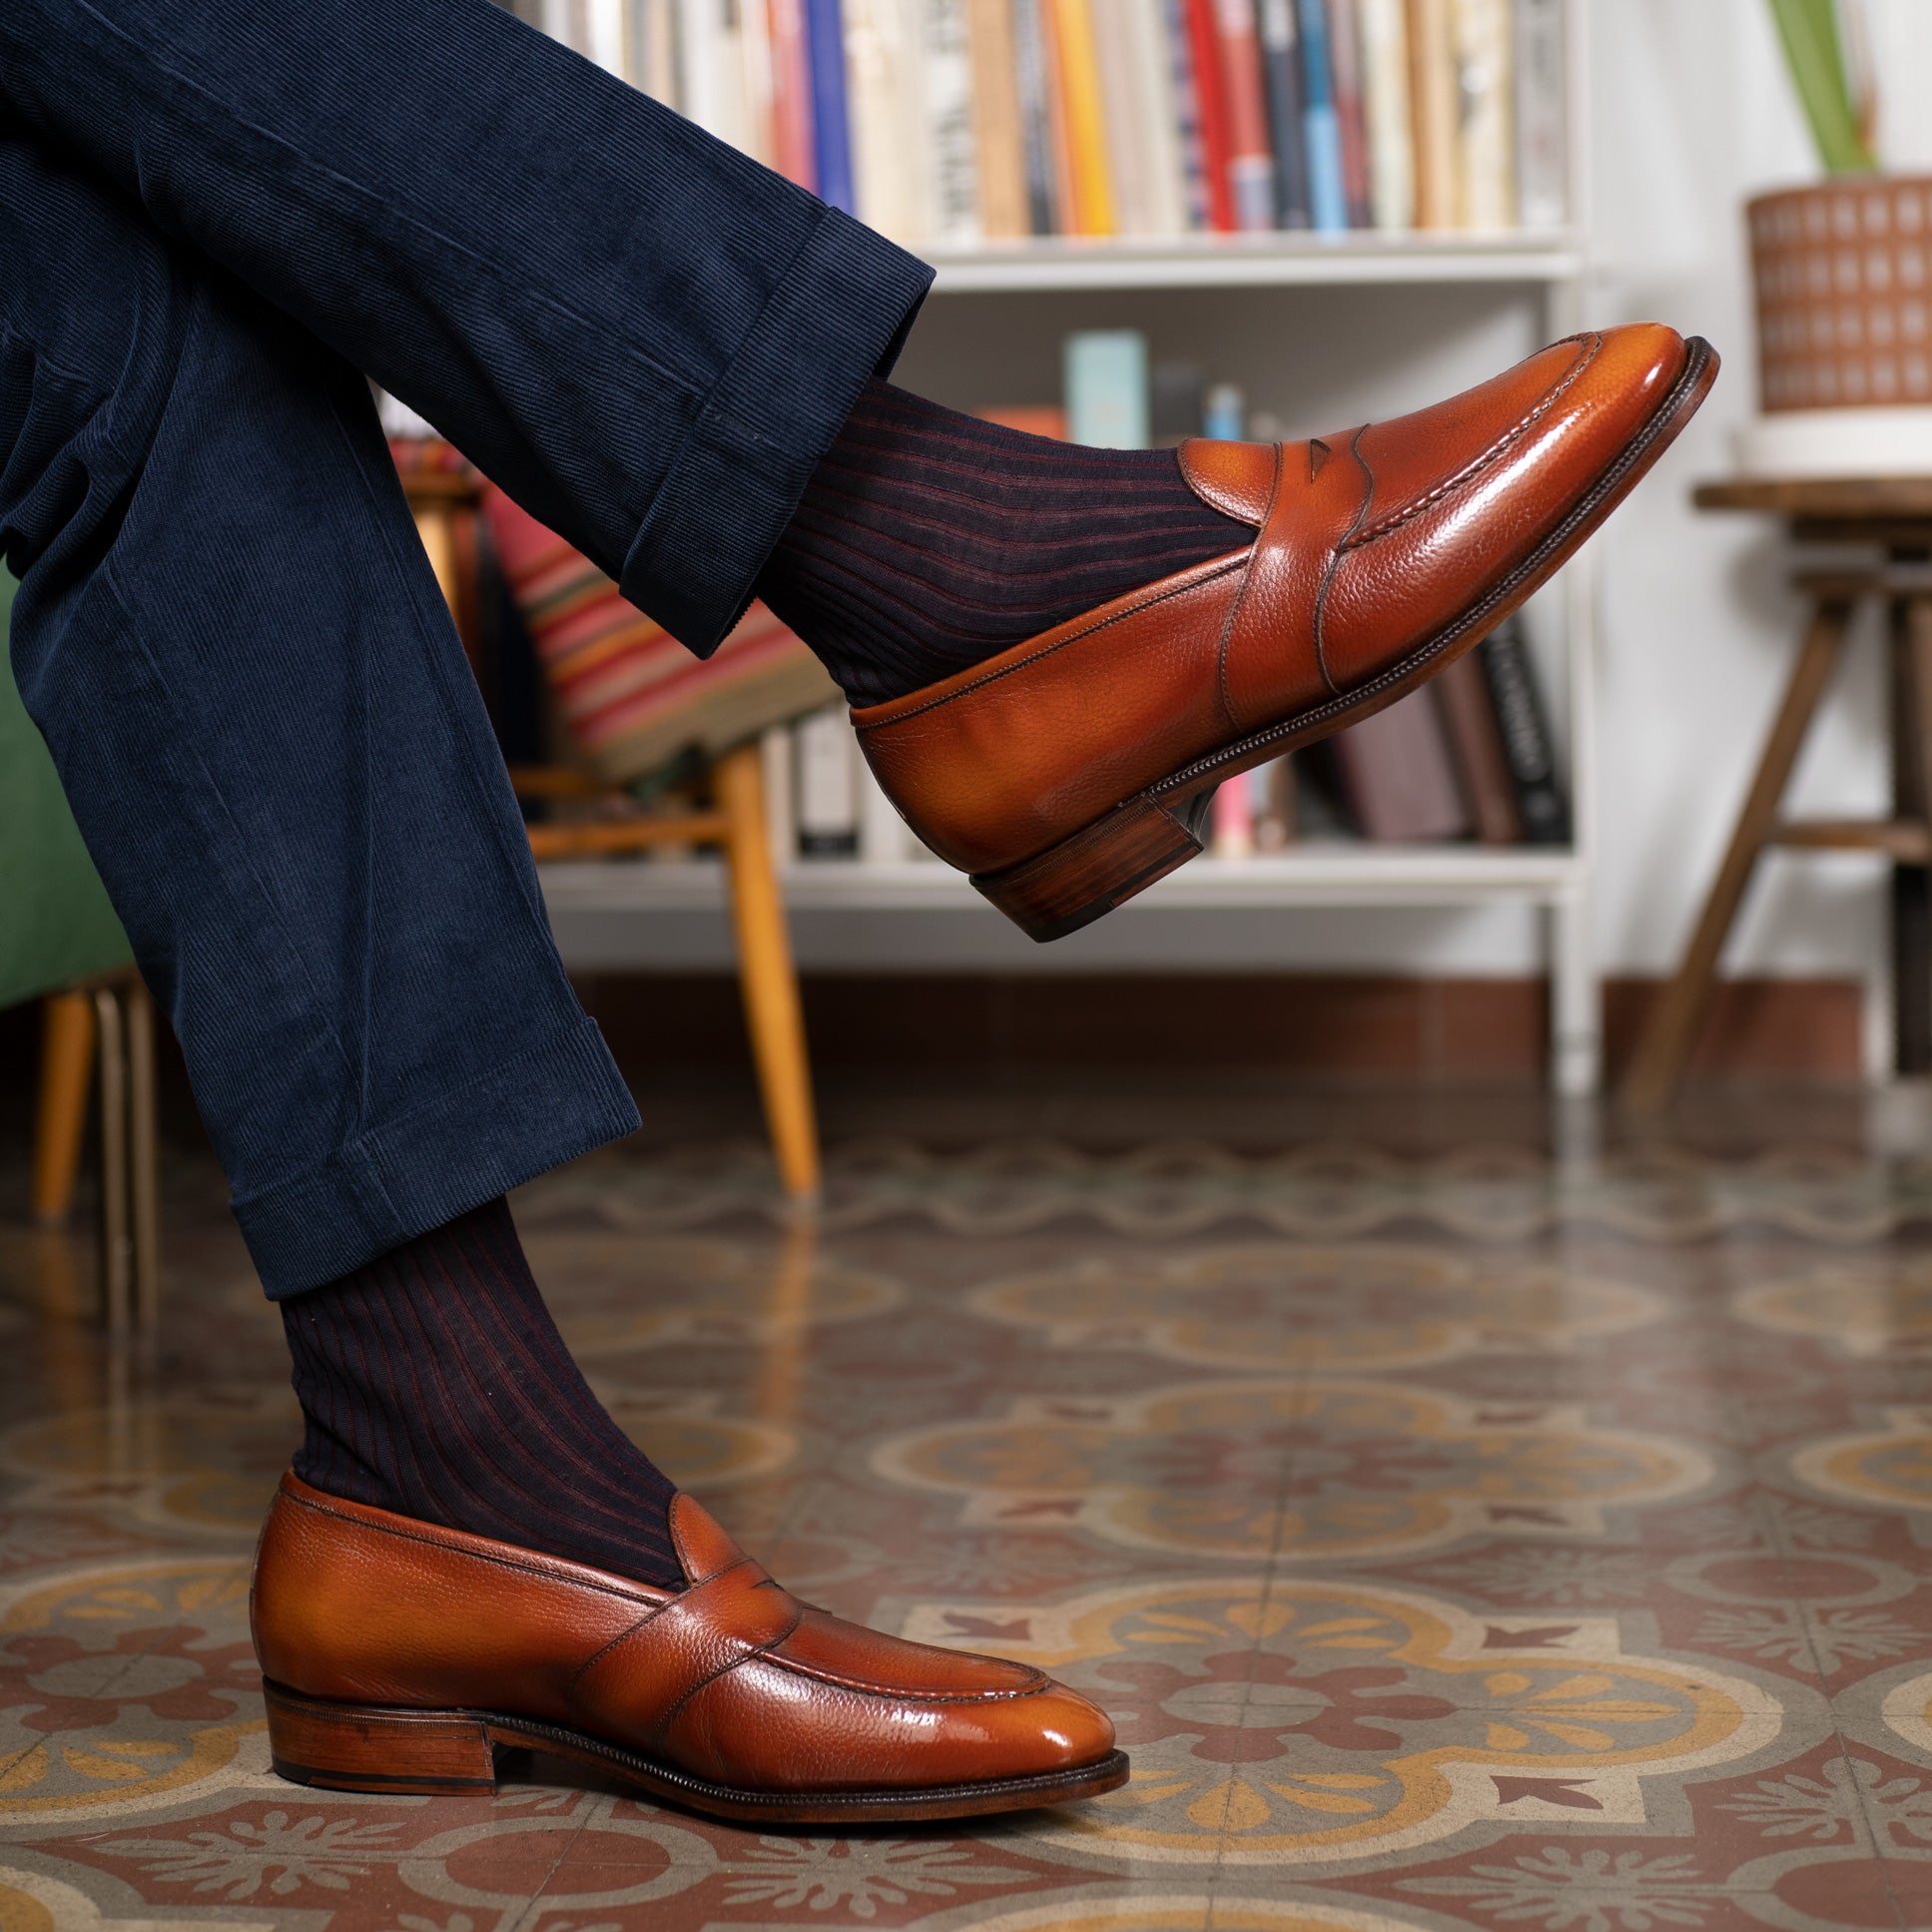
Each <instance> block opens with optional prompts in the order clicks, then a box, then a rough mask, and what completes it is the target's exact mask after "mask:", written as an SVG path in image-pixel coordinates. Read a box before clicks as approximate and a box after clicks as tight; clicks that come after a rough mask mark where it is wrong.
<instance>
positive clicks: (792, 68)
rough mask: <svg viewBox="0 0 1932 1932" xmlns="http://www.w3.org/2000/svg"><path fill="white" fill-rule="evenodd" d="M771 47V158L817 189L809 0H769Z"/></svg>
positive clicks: (791, 176) (803, 184)
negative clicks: (808, 40)
mask: <svg viewBox="0 0 1932 1932" xmlns="http://www.w3.org/2000/svg"><path fill="white" fill-rule="evenodd" d="M767 5H768V12H767V16H766V17H767V20H768V22H769V25H770V34H771V49H772V161H773V165H774V166H775V167H776V168H777V169H778V172H779V173H780V174H781V175H783V176H785V177H786V179H787V180H789V181H795V182H797V183H798V185H799V186H800V187H801V188H809V189H810V190H811V191H812V192H813V193H814V194H816V193H817V192H818V187H819V169H818V160H817V154H816V150H815V147H814V135H813V129H812V57H811V53H810V50H809V49H808V47H807V45H806V38H805V0H767Z"/></svg>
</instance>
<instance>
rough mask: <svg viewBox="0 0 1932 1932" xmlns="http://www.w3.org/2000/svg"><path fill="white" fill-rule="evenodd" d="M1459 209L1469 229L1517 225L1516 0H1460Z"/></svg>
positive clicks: (1456, 12)
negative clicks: (1513, 70)
mask: <svg viewBox="0 0 1932 1932" xmlns="http://www.w3.org/2000/svg"><path fill="white" fill-rule="evenodd" d="M1450 17H1451V20H1452V22H1453V23H1454V34H1455V51H1456V76H1457V83H1458V93H1459V96H1460V98H1461V102H1462V118H1461V120H1460V122H1459V124H1458V130H1457V152H1456V191H1457V201H1456V212H1457V218H1458V220H1459V221H1460V223H1461V225H1462V226H1463V227H1464V228H1468V229H1485V230H1493V229H1503V228H1512V227H1514V226H1515V224H1516V132H1515V115H1514V113H1513V111H1512V108H1511V93H1512V84H1511V73H1510V68H1511V60H1510V55H1511V51H1512V49H1511V40H1512V35H1511V31H1510V29H1511V16H1510V0H1454V6H1453V9H1452V11H1451V16H1450Z"/></svg>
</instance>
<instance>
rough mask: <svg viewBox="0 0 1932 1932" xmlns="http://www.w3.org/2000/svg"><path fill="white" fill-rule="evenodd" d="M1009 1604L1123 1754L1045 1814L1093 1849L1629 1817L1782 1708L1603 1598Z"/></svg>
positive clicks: (1291, 1856)
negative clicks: (1626, 1623)
mask: <svg viewBox="0 0 1932 1932" xmlns="http://www.w3.org/2000/svg"><path fill="white" fill-rule="evenodd" d="M962 1614H963V1610H962V1609H961V1608H960V1607H957V1606H951V1607H949V1606H942V1605H924V1606H920V1607H919V1608H917V1609H916V1610H913V1611H912V1613H911V1614H910V1615H909V1617H908V1618H907V1621H906V1624H905V1626H904V1629H903V1634H905V1635H908V1636H913V1637H918V1638H920V1639H922V1640H925V1641H928V1642H934V1641H948V1640H951V1641H954V1642H956V1643H957V1642H959V1641H960V1637H959V1634H958V1626H959V1619H960V1618H961V1616H962ZM1002 1620H1003V1625H1004V1627H1003V1629H1002V1632H1001V1641H1000V1643H999V1648H1000V1650H1001V1652H1002V1653H1003V1654H1007V1655H1011V1656H1015V1657H1020V1658H1023V1659H1024V1660H1025V1661H1028V1662H1033V1663H1038V1664H1040V1665H1041V1666H1042V1667H1045V1668H1049V1669H1051V1670H1053V1671H1054V1672H1055V1673H1057V1674H1060V1675H1063V1676H1064V1677H1065V1678H1066V1679H1067V1681H1068V1682H1070V1683H1073V1684H1074V1685H1076V1686H1077V1687H1078V1688H1080V1689H1083V1690H1085V1691H1086V1692H1087V1694H1088V1695H1090V1696H1093V1697H1095V1698H1096V1699H1098V1700H1099V1701H1100V1702H1101V1703H1103V1704H1104V1705H1105V1706H1106V1707H1107V1709H1108V1710H1110V1711H1111V1712H1112V1713H1113V1715H1114V1719H1115V1722H1116V1724H1117V1725H1118V1726H1119V1729H1120V1736H1121V1742H1122V1743H1123V1745H1124V1746H1125V1747H1126V1748H1127V1750H1128V1751H1129V1752H1130V1753H1131V1755H1132V1757H1133V1760H1134V1776H1133V1780H1132V1782H1131V1783H1130V1784H1128V1786H1127V1787H1126V1788H1125V1789H1124V1790H1122V1791H1119V1792H1116V1793H1114V1794H1112V1795H1111V1796H1109V1797H1105V1798H1101V1799H1099V1800H1098V1801H1096V1802H1095V1803H1094V1804H1092V1805H1089V1806H1085V1807H1082V1808H1081V1809H1080V1810H1079V1811H1078V1812H1075V1813H1069V1814H1068V1815H1067V1817H1066V1819H1065V1820H1064V1821H1063V1822H1042V1823H1041V1824H1040V1825H1039V1826H1038V1827H1037V1828H1036V1831H1037V1835H1038V1836H1040V1837H1041V1838H1043V1839H1044V1840H1045V1841H1046V1842H1058V1841H1059V1840H1060V1839H1062V1838H1064V1839H1066V1840H1068V1841H1069V1842H1074V1843H1079V1844H1081V1845H1083V1846H1085V1847H1086V1848H1087V1849H1089V1850H1095V1851H1099V1852H1101V1853H1104V1852H1106V1851H1108V1850H1111V1849H1113V1848H1115V1847H1118V1848H1119V1849H1121V1850H1122V1851H1123V1852H1135V1853H1139V1854H1142V1855H1153V1856H1158V1857H1163V1858H1167V1859H1171V1860H1174V1861H1176V1862H1181V1863H1203V1862H1206V1863H1216V1862H1220V1863H1241V1864H1249V1863H1294V1862H1306V1861H1311V1860H1320V1859H1327V1858H1333V1857H1337V1856H1347V1857H1362V1856H1371V1855H1381V1854H1387V1853H1390V1852H1394V1851H1398V1850H1408V1849H1412V1848H1413V1847H1415V1846H1418V1845H1422V1844H1428V1843H1433V1842H1436V1841H1438V1840H1441V1839H1444V1838H1448V1837H1452V1836H1454V1835H1455V1834H1457V1833H1459V1832H1464V1831H1468V1830H1470V1829H1472V1828H1481V1827H1485V1826H1488V1825H1490V1824H1492V1823H1493V1822H1494V1821H1496V1820H1498V1819H1509V1820H1511V1821H1512V1822H1514V1821H1515V1820H1518V1819H1523V1818H1528V1819H1532V1820H1534V1819H1538V1818H1542V1817H1554V1818H1561V1817H1564V1816H1566V1815H1567V1814H1588V1815H1589V1816H1591V1817H1592V1818H1593V1819H1595V1820H1596V1821H1597V1822H1598V1823H1600V1824H1609V1823H1616V1824H1623V1825H1631V1824H1635V1825H1640V1824H1642V1823H1644V1822H1645V1821H1646V1818H1647V1809H1646V1801H1645V1797H1644V1789H1643V1786H1644V1780H1645V1778H1646V1777H1650V1776H1665V1777H1668V1778H1669V1779H1671V1780H1673V1781H1674V1780H1676V1779H1679V1778H1681V1777H1682V1776H1683V1775H1684V1774H1685V1773H1686V1772H1688V1771H1691V1770H1698V1769H1702V1768H1704V1767H1706V1766H1709V1765H1713V1764H1721V1763H1728V1762H1732V1761H1735V1760H1737V1759H1740V1758H1745V1757H1749V1756H1751V1755H1752V1754H1754V1753H1756V1752H1759V1751H1761V1750H1762V1749H1763V1748H1764V1747H1765V1746H1766V1745H1767V1744H1769V1743H1771V1742H1772V1741H1773V1740H1774V1739H1776V1738H1777V1737H1778V1736H1779V1735H1780V1732H1781V1731H1782V1730H1783V1729H1784V1727H1785V1724H1786V1722H1787V1712H1786V1711H1785V1709H1784V1707H1783V1706H1782V1705H1781V1704H1780V1702H1779V1701H1778V1699H1777V1698H1776V1697H1775V1696H1774V1695H1773V1694H1772V1693H1770V1692H1769V1691H1767V1690H1766V1689H1764V1688H1763V1687H1761V1686H1759V1685H1757V1684H1755V1683H1752V1682H1750V1681H1748V1680H1746V1679H1744V1678H1741V1677H1738V1676H1735V1675H1731V1674H1728V1673H1725V1672H1720V1671H1717V1670H1714V1669H1712V1668H1710V1667H1708V1666H1706V1665H1703V1664H1699V1665H1697V1666H1694V1667H1688V1666H1685V1665H1683V1664H1680V1663H1675V1664H1665V1663H1662V1662H1661V1661H1659V1660H1656V1659H1653V1658H1648V1657H1641V1656H1632V1655H1626V1654H1625V1653H1624V1651H1623V1645H1622V1638H1621V1634H1620V1631H1619V1629H1618V1626H1617V1622H1616V1619H1615V1618H1612V1617H1584V1618H1565V1619H1559V1620H1551V1619H1549V1618H1537V1617H1523V1616H1505V1617H1496V1616H1485V1617H1475V1616H1471V1615H1469V1614H1468V1613H1467V1612H1465V1611H1463V1610H1457V1609H1456V1608H1455V1607H1453V1606H1451V1605H1449V1604H1447V1603H1444V1602H1442V1601H1441V1600H1435V1599H1430V1598H1428V1597H1423V1596H1419V1595H1416V1594H1413V1593H1410V1592H1397V1591H1393V1590H1384V1589H1368V1588H1362V1587H1357V1586H1351V1585H1323V1584H1314V1583H1307V1582H1303V1581H1299V1580H1293V1579H1288V1578H1277V1579H1274V1580H1271V1581H1270V1580H1262V1581H1254V1582H1248V1583H1220V1584H1216V1583H1190V1584H1149V1585H1130V1586H1127V1587H1125V1588H1122V1589H1119V1590H1115V1591H1108V1592H1103V1593H1100V1594H1098V1595H1096V1596H1093V1597H1087V1598H1078V1599H1074V1600H1072V1601H1070V1602H1068V1603H1064V1604H1061V1605H1059V1606H1055V1607H1050V1608H1048V1607H1040V1608H1033V1609H1028V1610H1023V1611H1019V1612H1014V1611H1012V1610H1004V1611H1003V1612H1002ZM1022 1624H1023V1625H1024V1627H1025V1629H1026V1640H1024V1641H1021V1640H1019V1638H1018V1634H1017V1632H1018V1629H1019V1628H1020V1626H1021V1625H1022ZM1821 1718H1822V1711H1821V1710H1820V1711H1819V1712H1817V1713H1815V1715H1814V1718H1813V1724H1812V1727H1813V1728H1814V1729H1815V1728H1818V1727H1820V1723H1821Z"/></svg>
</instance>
